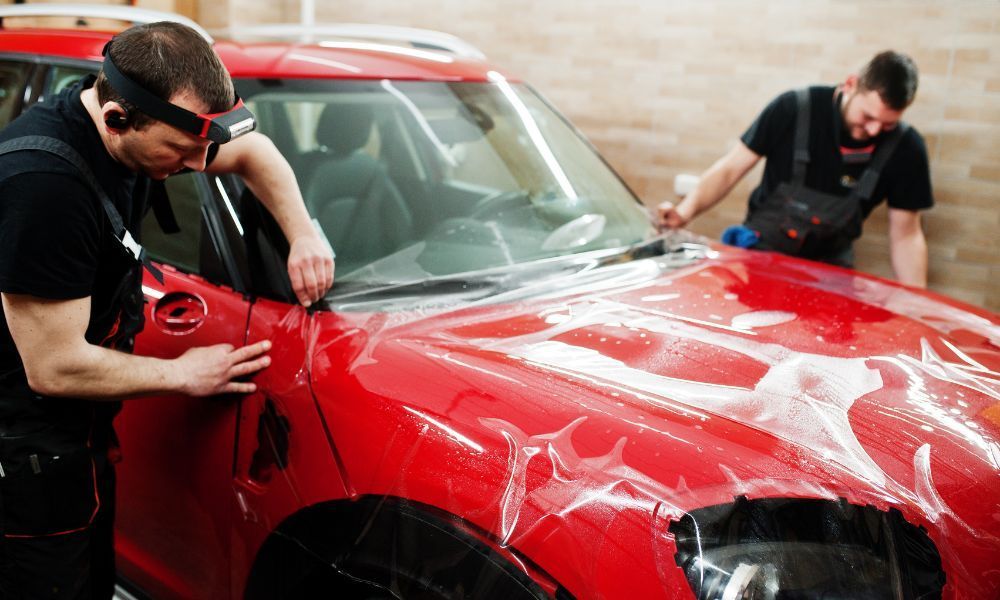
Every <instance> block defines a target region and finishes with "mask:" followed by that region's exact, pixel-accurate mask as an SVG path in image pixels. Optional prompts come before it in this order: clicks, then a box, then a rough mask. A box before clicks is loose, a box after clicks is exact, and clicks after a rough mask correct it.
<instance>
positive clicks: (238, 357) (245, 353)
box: [229, 340, 271, 365]
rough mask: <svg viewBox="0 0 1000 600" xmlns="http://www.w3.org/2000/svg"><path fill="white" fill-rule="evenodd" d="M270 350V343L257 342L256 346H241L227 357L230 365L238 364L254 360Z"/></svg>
mask: <svg viewBox="0 0 1000 600" xmlns="http://www.w3.org/2000/svg"><path fill="white" fill-rule="evenodd" d="M270 349H271V341H270V340H263V341H260V342H257V343H256V344H250V345H249V346H243V347H242V348H238V349H236V350H233V351H232V353H231V354H230V355H229V360H230V364H234V365H235V364H239V363H242V362H246V361H248V360H253V359H254V358H256V357H258V356H260V355H261V354H263V353H265V352H267V351H268V350H270Z"/></svg>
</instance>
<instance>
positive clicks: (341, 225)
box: [303, 104, 413, 274]
mask: <svg viewBox="0 0 1000 600" xmlns="http://www.w3.org/2000/svg"><path fill="white" fill-rule="evenodd" d="M373 122H374V112H373V110H372V107H371V106H367V105H363V104H350V105H348V104H331V105H329V106H327V107H326V108H325V109H323V112H322V114H321V115H320V119H319V123H318V126H317V128H316V141H317V142H319V144H320V146H321V147H323V148H324V150H323V151H322V154H320V153H313V155H314V156H313V157H312V160H314V161H315V166H314V167H313V168H312V169H311V175H305V177H304V178H303V179H304V180H305V181H306V182H307V183H306V185H305V186H304V187H305V190H306V191H305V201H306V208H307V209H308V210H309V213H310V214H311V215H312V216H314V217H315V218H316V219H317V220H318V221H319V223H320V225H321V226H322V227H323V231H324V232H325V233H326V236H327V238H329V240H330V244H331V245H332V246H333V248H334V250H335V251H336V252H337V271H338V273H345V274H346V273H349V272H350V271H353V270H355V269H357V268H359V267H363V266H365V265H367V264H368V263H371V262H373V261H375V260H377V259H379V258H382V257H384V256H388V255H389V254H392V253H393V252H395V251H396V250H399V249H400V248H402V247H403V246H404V245H406V243H407V242H409V241H411V239H412V237H413V215H412V213H411V211H410V209H409V207H408V205H407V203H406V201H405V200H404V199H403V196H402V194H401V193H400V192H399V190H398V189H397V188H396V185H395V184H394V183H393V182H392V180H391V179H390V178H389V176H388V174H387V172H386V169H385V166H384V165H383V164H382V163H381V162H380V161H378V160H377V159H375V158H374V157H372V156H371V155H369V154H368V153H366V152H364V151H363V150H362V148H363V147H364V146H365V144H366V143H367V142H368V139H369V137H370V135H371V131H372V124H373Z"/></svg>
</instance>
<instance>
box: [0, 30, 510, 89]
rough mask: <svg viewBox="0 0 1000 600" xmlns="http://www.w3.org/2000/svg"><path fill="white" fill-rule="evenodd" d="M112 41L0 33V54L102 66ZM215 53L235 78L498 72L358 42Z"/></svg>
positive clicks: (223, 47)
mask: <svg viewBox="0 0 1000 600" xmlns="http://www.w3.org/2000/svg"><path fill="white" fill-rule="evenodd" d="M113 35H114V32H106V31H93V30H82V29H81V30H67V29H23V30H17V29H4V30H0V53H11V52H13V53H24V54H31V55H35V56H58V57H61V58H67V59H74V60H85V61H99V60H101V50H102V49H103V48H104V44H106V43H107V41H108V40H109V39H111V36H113ZM321 44H322V45H321ZM215 49H216V51H217V52H218V53H219V56H221V57H222V61H223V63H224V64H225V65H226V67H227V68H228V69H229V71H230V72H231V73H232V75H233V77H257V78H307V79H394V80H417V81H487V80H489V79H490V77H491V75H490V74H491V72H499V71H498V70H497V69H495V68H494V67H492V66H491V65H489V64H488V63H486V62H483V61H480V60H476V59H471V58H464V57H459V56H455V55H452V54H449V53H446V52H438V51H432V50H423V49H416V48H410V47H407V46H397V45H390V44H384V43H372V42H364V41H355V40H337V41H330V42H321V43H317V44H299V43H276V42H267V43H253V44H242V43H236V42H231V41H219V42H217V43H216V44H215ZM505 77H506V75H505Z"/></svg>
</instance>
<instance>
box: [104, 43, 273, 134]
mask: <svg viewBox="0 0 1000 600" xmlns="http://www.w3.org/2000/svg"><path fill="white" fill-rule="evenodd" d="M112 41H113V40H112ZM110 48H111V42H108V43H107V44H106V45H105V46H104V51H103V54H104V67H103V69H104V76H105V77H106V78H107V79H108V83H110V84H111V87H113V88H115V90H116V91H117V92H118V93H119V94H121V95H122V97H123V98H125V100H128V101H129V103H131V104H132V105H134V106H135V107H136V108H138V109H139V110H141V111H142V112H144V113H146V114H147V115H149V116H150V117H153V118H154V119H157V120H160V121H163V122H164V123H166V124H167V125H170V126H172V127H175V128H177V129H180V130H181V131H186V132H188V133H190V134H191V135H195V136H198V137H200V138H204V139H207V140H211V141H213V142H215V143H217V144H225V143H226V142H229V141H232V140H235V139H236V138H238V137H240V136H241V135H245V134H247V133H250V132H251V131H253V130H254V129H256V128H257V121H256V119H254V116H253V113H251V112H250V109H248V108H247V107H246V106H244V105H243V100H241V99H240V97H239V95H235V98H234V101H233V107H232V108H231V109H229V110H227V111H225V112H221V113H212V114H196V113H193V112H191V111H189V110H186V109H183V108H181V107H180V106H177V105H176V104H173V103H171V102H167V101H166V100H162V99H160V98H158V97H157V96H156V94H153V93H152V92H150V91H148V90H147V89H146V88H144V87H142V86H141V85H139V84H138V83H136V82H134V81H132V80H131V79H129V78H128V77H126V76H125V75H124V74H123V73H122V72H121V71H120V70H118V66H117V65H115V63H114V61H113V60H112V59H111V52H110Z"/></svg>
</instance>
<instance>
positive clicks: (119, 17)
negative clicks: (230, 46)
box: [0, 4, 215, 44]
mask: <svg viewBox="0 0 1000 600" xmlns="http://www.w3.org/2000/svg"><path fill="white" fill-rule="evenodd" d="M6 17H79V18H83V19H86V18H90V19H112V20H115V21H126V22H128V23H132V24H133V25H139V24H143V23H155V22H157V21H172V22H174V23H181V24H182V25H187V26H188V27H190V28H191V29H194V30H195V31H197V32H198V34H199V35H201V37H203V38H205V40H207V41H208V43H210V44H212V43H214V42H215V40H213V39H212V36H211V35H209V33H208V31H206V30H205V28H204V27H202V26H201V25H199V24H197V23H195V22H194V21H192V20H191V19H189V18H187V17H182V16H181V15H178V14H175V13H169V12H163V11H159V10H148V9H145V8H135V7H134V6H120V5H118V6H116V5H112V4H7V5H2V6H0V21H2V20H3V19H4V18H6Z"/></svg>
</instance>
